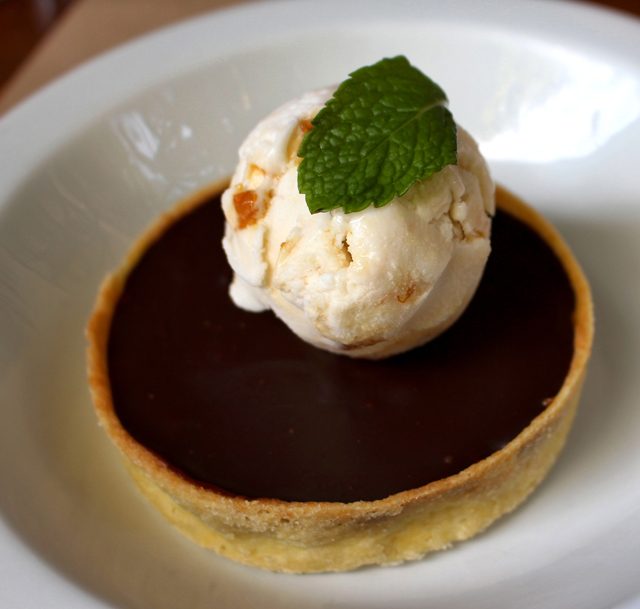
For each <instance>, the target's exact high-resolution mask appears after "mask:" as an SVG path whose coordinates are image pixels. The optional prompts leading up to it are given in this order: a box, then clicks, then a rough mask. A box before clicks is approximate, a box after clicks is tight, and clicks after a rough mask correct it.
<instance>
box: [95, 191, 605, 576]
mask: <svg viewBox="0 0 640 609" xmlns="http://www.w3.org/2000/svg"><path fill="white" fill-rule="evenodd" d="M221 188H222V185H221V184H217V185H215V186H214V187H212V188H210V189H207V191H206V192H199V193H197V194H196V195H194V196H193V197H191V198H189V199H188V200H186V201H184V202H183V203H181V204H180V205H179V206H177V207H176V208H175V209H174V210H173V211H171V212H168V213H166V214H164V215H163V216H162V217H161V218H160V219H159V220H158V221H157V222H156V223H155V224H154V225H153V226H152V228H151V229H150V230H149V231H147V232H146V233H145V234H144V235H143V236H142V237H141V238H140V239H139V240H138V242H137V243H136V245H135V246H134V248H133V249H132V251H131V253H130V254H129V255H128V257H127V259H126V261H125V263H124V264H123V265H122V267H121V268H120V269H119V270H117V271H116V272H115V273H113V274H111V275H109V276H108V277H107V278H106V279H105V281H104V282H103V284H102V285H101V287H100V290H99V294H98V298H97V301H96V305H95V308H94V311H93V313H92V315H91V318H90V320H89V323H88V326H87V338H88V349H87V358H88V375H89V385H90V389H91V394H92V398H93V402H94V405H95V408H96V412H97V415H98V420H99V422H100V425H101V426H102V427H103V428H104V429H105V431H106V433H107V435H108V436H109V438H110V439H111V441H112V442H113V443H114V444H115V445H116V447H117V448H118V449H119V451H120V454H121V456H122V458H123V460H124V462H125V465H126V466H127V469H128V471H129V473H130V474H131V476H132V478H133V479H134V481H135V482H136V484H137V485H138V487H139V488H140V490H141V491H142V492H143V493H144V494H145V495H146V496H147V498H148V499H149V500H150V501H151V503H152V504H154V505H155V506H156V508H158V510H159V511H160V512H161V513H162V514H163V515H164V516H165V517H166V518H167V519H168V520H169V522H171V523H172V524H173V525H174V526H175V527H176V528H178V530H180V531H181V532H182V533H183V534H185V535H186V536H187V537H189V538H190V539H192V540H193V541H194V542H196V543H197V544H199V545H202V546H204V547H207V548H210V549H213V550H215V551H216V552H218V553H219V554H221V555H223V556H226V557H228V558H231V559H233V560H236V561H238V562H241V563H244V564H247V565H252V566H256V567H260V568H263V569H267V570H272V571H283V572H287V573H311V572H322V571H346V570H350V569H354V568H357V567H360V566H363V565H368V564H383V565H385V564H395V563H398V562H402V561H405V560H413V559H416V558H419V557H421V556H422V555H424V554H425V553H427V552H431V551H433V550H438V549H442V548H446V547H448V546H449V545H450V544H452V543H453V542H455V541H460V540H463V539H467V538H469V537H471V536H472V535H474V534H476V533H478V532H479V531H481V530H483V529H485V528H486V527H487V526H489V525H490V524H491V523H492V522H494V521H495V520H496V519H497V518H499V517H500V516H501V515H503V514H505V513H507V512H509V511H511V510H513V509H514V508H515V507H516V506H517V505H518V504H520V503H521V502H522V501H523V500H524V499H525V498H526V497H527V496H528V495H529V493H530V492H531V491H532V490H533V489H534V488H535V487H536V486H537V485H538V484H539V483H540V481H541V480H542V479H543V478H544V476H545V475H546V474H547V472H548V471H549V469H550V468H551V466H552V465H553V463H554V462H555V460H556V457H557V456H558V454H559V453H560V451H561V449H562V447H563V445H564V443H565V440H566V437H567V434H568V432H569V429H570V427H571V423H572V421H573V417H574V414H575V411H576V407H577V404H578V400H579V395H580V390H581V387H582V383H583V381H584V377H585V374H586V368H587V362H588V359H589V355H590V351H591V345H592V341H593V327H594V321H593V304H592V300H591V293H590V288H589V284H588V282H587V280H586V278H585V276H584V273H583V272H582V270H581V268H580V266H579V264H578V262H577V261H576V259H575V258H574V256H573V254H572V253H571V251H570V249H569V247H568V246H567V245H566V243H565V242H564V240H563V239H562V237H561V236H560V235H559V234H558V232H557V231H556V230H555V229H554V228H553V226H551V224H549V222H547V221H546V220H545V219H544V218H543V217H542V216H541V215H540V214H539V213H537V212H536V211H534V210H533V209H532V208H530V207H529V206H527V205H526V204H524V203H523V202H522V201H520V200H519V199H518V198H517V197H515V196H514V195H512V194H511V193H509V192H507V191H506V190H505V189H503V188H498V189H497V193H496V199H497V201H498V206H499V207H500V208H501V209H503V210H504V211H506V212H508V213H510V214H511V215H513V216H515V217H516V218H518V219H520V220H521V221H523V222H524V223H526V224H528V225H529V226H530V227H531V228H533V229H534V230H535V231H536V232H537V233H538V234H539V235H540V236H541V237H542V238H543V239H544V240H545V241H546V242H547V243H548V244H549V245H550V246H551V248H552V249H553V250H554V252H555V253H556V255H557V256H558V258H559V259H560V261H561V263H562V265H563V267H564V268H565V271H566V273H567V275H568V277H569V279H570V281H571V284H572V286H573V289H574V293H575V297H576V306H575V311H574V355H573V358H572V362H571V366H570V369H569V372H568V374H567V376H566V378H565V381H564V383H563V385H562V387H561V389H560V391H559V392H558V394H557V396H556V397H555V398H554V399H553V400H552V402H551V403H550V404H549V406H548V407H547V408H546V409H545V411H544V412H542V413H541V414H540V415H539V416H538V417H536V418H535V419H534V420H533V421H532V423H531V424H530V425H529V426H528V427H526V428H525V429H524V430H523V431H522V432H521V433H520V434H519V435H518V436H517V437H516V438H515V439H514V440H512V441H511V442H510V443H509V444H508V445H507V446H505V447H504V448H502V449H501V450H499V451H497V452H496V453H494V454H493V455H491V456H489V457H488V458H486V459H484V460H482V461H479V462H478V463H475V464H473V465H472V466H470V467H468V468H467V469H465V470H463V471H462V472H460V473H458V474H456V475H454V476H450V477H448V478H444V479H442V480H437V481H435V482H432V483H430V484H427V485H426V486H423V487H420V488H416V489H411V490H408V491H404V492H401V493H397V494H395V495H391V496H390V497H387V498H385V499H381V500H378V501H359V502H353V503H328V502H286V501H280V500H277V499H247V498H244V497H240V496H234V495H229V494H228V493H225V492H222V491H221V492H217V491H216V490H213V489H211V488H204V487H202V486H199V485H197V483H194V482H193V481H191V480H189V479H187V478H185V477H183V476H181V475H180V474H179V473H178V472H176V471H175V470H174V469H172V468H171V467H169V466H168V465H167V464H166V463H165V462H164V461H163V460H162V459H161V458H159V457H158V456H157V455H155V454H154V453H152V452H151V451H149V450H147V449H146V448H145V447H144V446H142V445H141V444H139V443H138V442H137V441H136V440H134V439H133V438H132V437H131V436H130V435H129V433H128V432H127V431H126V430H125V429H124V428H123V427H122V425H121V424H120V421H119V420H118V418H117V416H116V414H115V411H114V408H113V402H112V398H111V388H110V383H109V377H108V370H107V357H106V352H107V343H108V337H109V328H110V324H111V318H112V315H113V311H114V308H115V305H116V303H117V301H118V299H119V297H120V294H121V292H122V289H123V287H124V284H125V282H126V278H127V276H128V274H129V273H130V272H131V270H132V269H133V267H134V266H135V265H136V263H137V261H138V260H139V259H140V257H141V256H142V254H143V253H144V252H145V251H146V249H147V248H148V247H149V245H150V244H151V243H153V242H154V241H155V240H156V239H158V238H159V237H160V236H161V235H162V234H163V232H164V231H165V230H166V228H167V227H168V226H170V225H171V224H172V223H174V222H175V221H176V220H177V219H178V218H180V217H181V216H183V215H184V214H185V213H187V212H188V211H190V210H191V209H193V208H194V207H196V206H197V205H199V204H200V203H201V202H203V201H204V200H205V199H206V197H207V195H208V194H209V195H210V194H213V193H214V192H218V191H219V190H220V189H221Z"/></svg>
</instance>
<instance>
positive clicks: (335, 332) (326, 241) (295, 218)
mask: <svg viewBox="0 0 640 609" xmlns="http://www.w3.org/2000/svg"><path fill="white" fill-rule="evenodd" d="M333 91H334V90H333V89H323V90H320V91H314V92H311V93H308V94H306V95H305V96H304V97H302V98H301V99H298V100H294V101H292V102H290V103H288V104H286V105H284V106H282V107H281V108H279V109H278V110H276V111H275V112H274V113H273V114H271V115H270V116H269V117H267V118H266V119H265V120H263V121H262V122H261V123H259V124H258V125H257V126H256V128H255V129H254V130H253V131H252V132H251V133H250V134H249V136H248V137H247V139H246V140H245V142H244V143H243V144H242V146H241V148H240V152H239V155H240V162H239V164H238V166H237V168H236V171H235V173H234V175H233V178H232V181H231V185H230V187H229V188H228V189H227V190H226V191H225V193H224V194H223V197H222V206H223V210H224V214H225V217H226V220H227V224H226V231H225V236H224V239H223V247H224V249H225V252H226V254H227V257H228V259H229V263H230V265H231V267H232V268H233V271H234V279H233V282H232V284H231V288H230V295H231V298H232V299H233V301H234V302H235V304H236V305H237V306H239V307H242V308H244V309H248V310H250V311H256V312H257V311H263V310H265V309H272V310H273V311H274V312H275V314H276V315H277V316H278V317H280V318H281V319H282V320H283V321H284V322H285V323H286V324H287V325H288V326H289V327H290V328H291V329H292V330H293V331H294V332H295V333H296V334H298V335H299V336H300V337H301V338H302V339H304V340H306V341H308V342H310V343H312V344H313V345H315V346H317V347H321V348H323V349H327V350H329V351H334V352H337V353H344V354H347V355H350V356H353V357H368V358H382V357H387V356H390V355H394V354H396V353H400V352H402V351H406V350H408V349H411V348H413V347H416V346H419V345H421V344H424V343H425V342H427V341H428V340H430V339H432V338H434V337H435V336H437V335H438V334H440V333H441V332H443V331H444V330H445V329H446V328H448V327H449V326H450V325H451V324H452V323H453V322H454V321H455V320H456V319H457V318H458V317H459V316H460V314H461V313H462V312H463V311H464V309H465V307H466V306H467V304H468V303H469V301H470V300H471V298H472V296H473V294H474V292H475V290H476V287H477V285H478V283H479V281H480V278H481V276H482V272H483V270H484V266H485V263H486V261H487V257H488V256H489V252H490V241H489V236H490V230H491V218H490V216H491V215H492V214H493V213H494V185H493V182H492V180H491V177H490V176H489V172H488V170H487V166H486V164H485V162H484V159H483V158H482V156H481V155H480V153H479V151H478V147H477V145H476V144H475V142H474V141H473V140H472V138H471V137H470V136H469V135H468V134H467V133H466V132H465V131H463V130H462V129H461V128H458V165H449V166H447V167H445V168H444V169H442V170H441V171H439V172H438V173H435V174H433V175H432V176H431V177H429V178H428V179H426V180H423V181H420V182H416V183H415V184H414V185H413V186H411V188H409V190H408V191H407V192H406V193H405V194H404V195H402V196H400V197H396V198H395V199H393V200H392V201H391V202H390V203H388V204H387V205H385V206H384V207H380V208H374V207H373V206H370V207H369V208H367V209H365V210H363V211H360V212H356V213H350V214H346V213H344V212H343V211H342V210H341V209H335V210H333V211H331V212H324V213H318V214H311V213H310V212H309V210H308V208H307V205H306V201H305V197H304V195H302V194H300V193H299V192H298V186H297V170H298V165H299V163H300V159H299V158H298V157H297V151H298V148H299V146H300V143H301V141H302V138H303V137H304V135H305V133H306V132H307V131H308V130H309V129H311V128H312V126H311V120H312V119H313V117H314V116H315V115H316V113H317V112H318V111H319V110H320V109H321V108H322V107H323V106H324V104H325V102H326V101H327V100H328V99H329V98H330V97H331V96H332V94H333Z"/></svg>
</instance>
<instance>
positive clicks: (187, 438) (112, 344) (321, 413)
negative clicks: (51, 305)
mask: <svg viewBox="0 0 640 609" xmlns="http://www.w3.org/2000/svg"><path fill="white" fill-rule="evenodd" d="M223 224H224V220H223V216H222V212H221V211H220V197H219V196H216V197H212V198H210V199H209V200H206V201H205V202H203V203H202V204H201V205H199V206H198V207H196V208H195V209H194V210H193V211H190V212H189V213H187V214H186V215H184V216H183V217H181V218H180V219H178V220H177V221H176V222H175V223H174V224H172V225H171V226H170V227H169V228H168V229H167V230H166V232H165V233H164V234H163V235H162V236H161V237H160V238H159V239H158V240H157V241H156V242H155V243H154V244H152V245H151V246H150V247H149V248H148V250H147V251H146V252H145V253H144V255H143V256H142V258H141V259H140V261H139V262H138V264H137V266H136V267H135V268H134V269H133V271H132V272H131V274H130V276H129V277H128V279H127V282H126V286H125V289H124V292H123V293H122V295H121V297H120V300H119V302H118V305H117V307H116V310H115V313H114V317H113V320H112V326H111V331H110V338H109V346H108V366H109V376H110V381H111V389H112V394H113V402H114V405H115V410H116V413H117V415H118V417H119V418H120V421H121V423H122V425H123V426H124V427H125V429H126V430H127V431H128V432H129V433H130V434H131V435H132V436H133V438H135V439H136V440H137V441H138V442H140V443H141V444H142V445H143V446H145V447H146V448H147V449H149V450H151V451H153V452H154V453H156V454H157V455H158V456H159V457H160V458H161V459H163V460H164V461H166V463H167V464H168V465H169V466H170V467H172V468H173V469H174V470H175V471H177V472H178V473H179V474H180V475H182V476H183V477H185V478H187V479H190V480H192V481H193V482H194V483H196V484H199V485H201V486H204V487H214V488H216V489H218V490H221V491H223V492H226V493H231V494H237V495H242V496H246V497H249V498H275V499H281V500H286V501H338V502H352V501H358V500H376V499H383V498H385V497H387V496H389V495H391V494H394V493H398V492H400V491H404V490H408V489H411V488H416V487H420V486H423V485H425V484H428V483H429V482H432V481H434V480H439V479H441V478H446V477H448V476H451V475H453V474H456V473H458V472H460V471H461V470H463V469H465V468H466V467H468V466H470V465H472V464H473V463H476V462H477V461H480V460H481V459H483V458H485V457H488V456H489V455H491V454H492V453H493V452H495V451H496V450H499V449H500V448H502V447H503V446H505V445H506V444H507V443H508V442H510V441H511V440H512V439H513V438H515V437H516V436H517V435H518V434H519V433H520V432H521V431H522V430H523V429H524V428H525V427H526V426H527V425H529V423H530V422H531V421H532V419H534V418H535V417H536V416H537V415H538V414H540V413H541V412H542V411H543V410H544V408H545V405H546V404H547V403H548V399H549V398H551V397H553V396H555V395H556V394H557V392H558V390H559V389H560V387H561V385H562V383H563V381H564V378H565V376H566V374H567V372H568V370H569V365H570V362H571V358H572V355H573V324H572V314H573V310H574V295H573V290H572V288H571V285H570V283H569V280H568V278H567V276H566V274H565V272H564V270H563V268H562V266H561V264H560V262H559V261H558V259H557V258H556V256H555V254H554V253H553V252H552V251H551V249H550V248H549V247H548V246H547V245H546V244H545V243H544V241H543V240H542V239H541V238H540V237H539V236H538V235H537V234H536V233H535V232H534V231H533V230H531V229H530V228H529V227H528V226H526V225H525V224H523V223H521V222H520V221H518V220H516V219H514V218H513V217H511V216H509V215H508V214H506V213H504V212H501V211H498V213H497V215H496V216H495V218H494V221H493V228H492V253H491V256H490V258H489V262H488V264H487V267H486V270H485V273H484V277H483V279H482V282H481V284H480V286H479V288H478V291H477V293H476V295H475V297H474V299H473V301H472V302H471V304H470V305H469V307H468V309H467V310H466V312H465V313H464V314H463V316H462V317H461V318H460V320H459V321H458V322H457V323H456V324H454V326H453V327H452V328H451V329H449V330H448V331H447V332H445V333H444V334H443V335H441V336H440V337H439V338H437V339H436V340H434V341H432V342H430V343H428V344H427V345H425V346H424V347H421V348H418V349H414V350H413V351H410V352H408V353H405V354H403V355H398V356H395V357H393V358H390V359H387V360H382V361H366V360H355V359H351V358H349V357H345V356H340V355H334V354H331V353H327V352H324V351H321V350H319V349H316V348H314V347H311V346H309V345H307V344H306V343H304V342H302V341H301V340H300V339H299V338H297V337H296V336H295V335H294V334H293V333H292V332H291V331H290V330H289V329H288V328H287V327H286V326H285V325H284V324H283V323H282V322H281V321H280V320H278V319H277V318H275V316H274V315H273V314H272V313H271V312H265V313H260V314H256V313H249V312H246V311H243V310H241V309H238V308H237V307H236V306H235V305H234V304H233V303H232V302H231V300H230V299H229V296H228V294H227V290H228V286H229V282H230V280H231V270H230V269H229V266H228V264H227V261H226V258H225V255H224V253H223V251H222V248H221V246H220V241H221V238H222V233H223Z"/></svg>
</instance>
